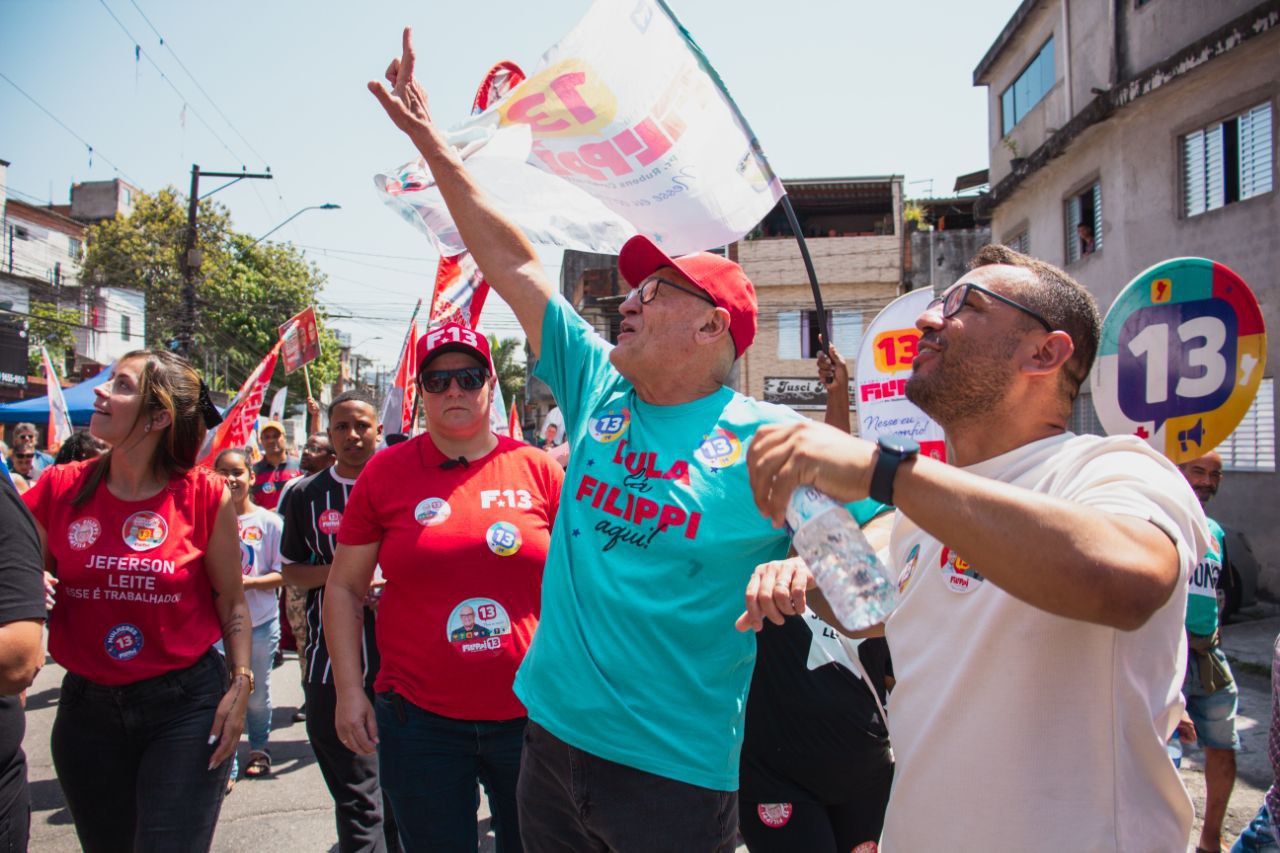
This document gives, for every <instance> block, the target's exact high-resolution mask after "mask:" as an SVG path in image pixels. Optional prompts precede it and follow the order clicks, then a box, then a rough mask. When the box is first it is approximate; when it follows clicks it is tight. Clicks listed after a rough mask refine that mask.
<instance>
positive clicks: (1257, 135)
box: [1239, 104, 1272, 199]
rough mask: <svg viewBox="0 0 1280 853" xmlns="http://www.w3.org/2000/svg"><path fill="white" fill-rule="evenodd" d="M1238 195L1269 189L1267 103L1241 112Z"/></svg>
mask: <svg viewBox="0 0 1280 853" xmlns="http://www.w3.org/2000/svg"><path fill="white" fill-rule="evenodd" d="M1239 127H1240V131H1239V132H1240V198H1241V199H1246V198H1253V197H1254V196H1256V195H1262V194H1263V193H1266V192H1271V185H1272V179H1271V151H1272V146H1271V139H1272V133H1271V104H1259V105H1258V106H1256V107H1254V108H1253V109H1251V110H1249V111H1248V112H1245V113H1243V114H1241V116H1240V121H1239Z"/></svg>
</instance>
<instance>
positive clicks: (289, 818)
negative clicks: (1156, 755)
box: [25, 605, 1280, 853]
mask: <svg viewBox="0 0 1280 853" xmlns="http://www.w3.org/2000/svg"><path fill="white" fill-rule="evenodd" d="M1248 615H1249V616H1250V617H1252V619H1251V621H1246V622H1239V623H1235V624H1231V625H1227V626H1225V627H1224V629H1223V647H1224V648H1225V649H1226V651H1227V655H1228V657H1230V658H1231V661H1232V665H1233V667H1234V668H1235V672H1236V678H1237V680H1238V682H1239V685H1240V715H1241V716H1240V721H1239V729H1240V738H1241V741H1242V747H1241V751H1240V756H1239V778H1238V780H1237V782H1236V788H1235V791H1234V793H1233V794H1232V797H1231V804H1230V807H1229V808H1228V812H1227V820H1226V833H1225V836H1226V837H1227V838H1228V839H1234V838H1235V836H1236V835H1238V834H1239V832H1240V830H1241V829H1242V828H1243V827H1244V826H1245V825H1246V824H1247V823H1248V822H1249V820H1250V819H1251V818H1252V817H1253V815H1254V813H1255V812H1256V811H1257V809H1258V805H1259V804H1260V803H1261V802H1262V795H1263V792H1264V791H1266V789H1267V787H1268V786H1269V785H1270V784H1271V767H1270V764H1269V763H1268V761H1267V751H1266V745H1267V744H1266V742H1267V726H1268V722H1269V720H1270V709H1271V687H1270V678H1269V674H1268V673H1269V671H1270V665H1271V648H1272V645H1273V644H1274V641H1275V637H1276V635H1277V633H1280V608H1277V607H1273V606H1265V605H1264V606H1262V607H1259V608H1254V611H1253V612H1252V613H1250V614H1248ZM1258 617H1261V618H1258ZM297 673H298V669H297V663H296V661H295V660H294V659H293V656H292V655H290V656H289V659H288V660H287V661H286V662H285V665H284V666H283V667H281V668H280V669H278V670H276V673H275V679H274V684H273V696H274V697H275V698H276V709H275V717H274V721H273V729H272V733H271V752H272V755H273V756H274V758H275V772H274V774H273V775H272V776H271V777H270V778H268V779H264V780H258V781H251V780H241V781H240V782H239V783H238V784H237V785H236V788H235V790H234V791H233V792H232V794H231V796H230V797H229V798H228V799H227V801H226V803H225V805H224V806H223V808H222V817H221V820H220V822H219V826H218V832H217V835H216V836H215V837H214V845H213V846H214V849H215V850H220V851H232V850H246V849H250V848H259V849H274V850H287V851H295V850H297V851H329V850H336V849H337V845H336V841H337V836H336V833H335V831H334V826H333V807H332V802H331V801H330V799H329V794H328V791H327V790H326V789H325V786H324V781H323V780H322V779H321V777H320V770H319V768H318V767H317V766H316V763H315V759H314V758H313V757H312V754H311V749H310V747H309V746H308V745H307V735H306V730H305V727H304V724H303V723H294V722H292V721H291V720H292V716H293V712H294V711H295V710H296V709H297V707H298V704H299V702H301V700H302V688H301V686H300V684H299V683H298V680H297V678H296V676H297ZM61 678H62V670H61V669H60V668H59V667H57V666H56V665H53V664H50V665H49V666H47V667H45V668H44V670H43V671H42V672H41V673H40V676H39V678H37V679H36V683H35V685H34V686H33V687H32V689H31V691H30V692H29V694H28V700H27V737H26V742H25V747H26V750H27V758H28V761H29V762H30V774H31V795H32V803H33V813H32V819H31V849H32V850H39V851H49V853H61V851H75V850H78V849H79V845H78V844H77V842H76V836H75V830H74V828H73V827H72V825H71V818H70V815H68V813H67V810H66V808H65V806H64V805H63V801H62V791H61V789H60V788H59V787H58V782H57V780H56V779H55V778H54V774H53V767H52V762H51V760H50V757H49V729H50V727H51V726H52V724H53V715H54V710H55V707H56V704H57V695H58V684H59V682H60V680H61ZM246 752H247V748H246V747H244V746H243V744H242V747H241V753H240V755H241V760H243V759H244V756H245V754H246ZM1182 768H1183V778H1184V779H1185V780H1186V783H1187V787H1188V788H1189V789H1190V790H1191V794H1192V798H1193V799H1194V801H1195V802H1196V803H1197V806H1200V805H1201V804H1202V803H1203V802H1204V774H1203V766H1202V753H1201V752H1199V751H1198V750H1196V749H1189V750H1188V751H1187V755H1186V757H1185V758H1184V760H1183V765H1182ZM480 819H481V824H480V826H481V831H482V833H483V843H482V844H481V847H480V849H481V850H482V851H486V853H488V851H492V850H493V835H492V833H490V832H488V808H487V805H486V804H484V803H482V804H481V815H480ZM1198 832H1199V824H1198V823H1197V825H1196V833H1197V834H1198ZM1197 837H1198V836H1197ZM1194 847H1195V845H1194V844H1189V845H1188V850H1192V849H1194ZM739 849H740V850H745V848H739Z"/></svg>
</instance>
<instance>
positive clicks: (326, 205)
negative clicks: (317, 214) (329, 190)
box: [244, 202, 342, 252]
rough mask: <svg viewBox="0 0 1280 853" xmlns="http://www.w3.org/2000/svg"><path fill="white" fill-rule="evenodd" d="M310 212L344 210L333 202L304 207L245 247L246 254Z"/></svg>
mask: <svg viewBox="0 0 1280 853" xmlns="http://www.w3.org/2000/svg"><path fill="white" fill-rule="evenodd" d="M308 210H342V205H340V204H334V203H333V202H325V203H324V204H313V205H311V206H310V207H304V208H302V210H299V211H298V212H297V213H295V214H294V215H293V216H290V217H289V218H288V219H286V220H285V221H284V222H281V223H280V224H279V225H277V226H276V227H275V228H272V229H271V230H270V231H268V232H267V233H266V234H263V235H262V236H261V237H259V238H258V239H257V240H254V241H253V242H252V243H250V244H249V245H248V246H245V247H244V248H245V251H246V252H247V251H249V250H250V249H252V248H253V247H254V246H256V245H258V244H259V243H261V242H262V241H263V240H265V239H267V238H268V237H270V236H271V235H272V234H274V233H276V232H277V231H279V230H280V229H281V228H283V227H285V226H286V225H288V224H289V223H290V222H292V221H293V220H295V219H297V218H298V217H299V216H301V215H302V214H304V213H306V212H307V211H308Z"/></svg>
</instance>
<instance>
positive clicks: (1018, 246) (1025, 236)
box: [1004, 231, 1031, 255]
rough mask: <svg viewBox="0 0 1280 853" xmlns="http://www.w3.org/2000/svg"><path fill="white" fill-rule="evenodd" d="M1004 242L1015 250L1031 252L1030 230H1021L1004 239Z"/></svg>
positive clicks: (1027, 253) (1023, 252)
mask: <svg viewBox="0 0 1280 853" xmlns="http://www.w3.org/2000/svg"><path fill="white" fill-rule="evenodd" d="M1004 244H1005V245H1006V246H1008V247H1009V248H1010V249H1013V250H1014V251H1015V252H1021V253H1022V254H1024V255H1029V254H1031V232H1030V231H1021V232H1019V233H1017V234H1015V235H1013V236H1012V237H1010V238H1008V239H1007V240H1005V241H1004Z"/></svg>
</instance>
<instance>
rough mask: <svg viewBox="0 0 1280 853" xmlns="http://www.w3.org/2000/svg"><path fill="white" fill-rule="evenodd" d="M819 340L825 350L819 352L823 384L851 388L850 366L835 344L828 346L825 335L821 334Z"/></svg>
mask: <svg viewBox="0 0 1280 853" xmlns="http://www.w3.org/2000/svg"><path fill="white" fill-rule="evenodd" d="M818 340H819V343H821V344H822V345H823V349H821V350H819V351H818V377H819V378H820V379H821V380H822V384H823V385H831V384H834V383H836V382H838V383H840V385H841V387H845V388H847V387H848V386H849V365H847V364H845V361H844V358H843V357H842V356H841V355H840V351H839V350H837V349H836V347H835V344H831V345H830V346H828V345H827V340H826V336H825V335H821V334H819V335H818ZM828 353H830V355H828Z"/></svg>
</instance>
